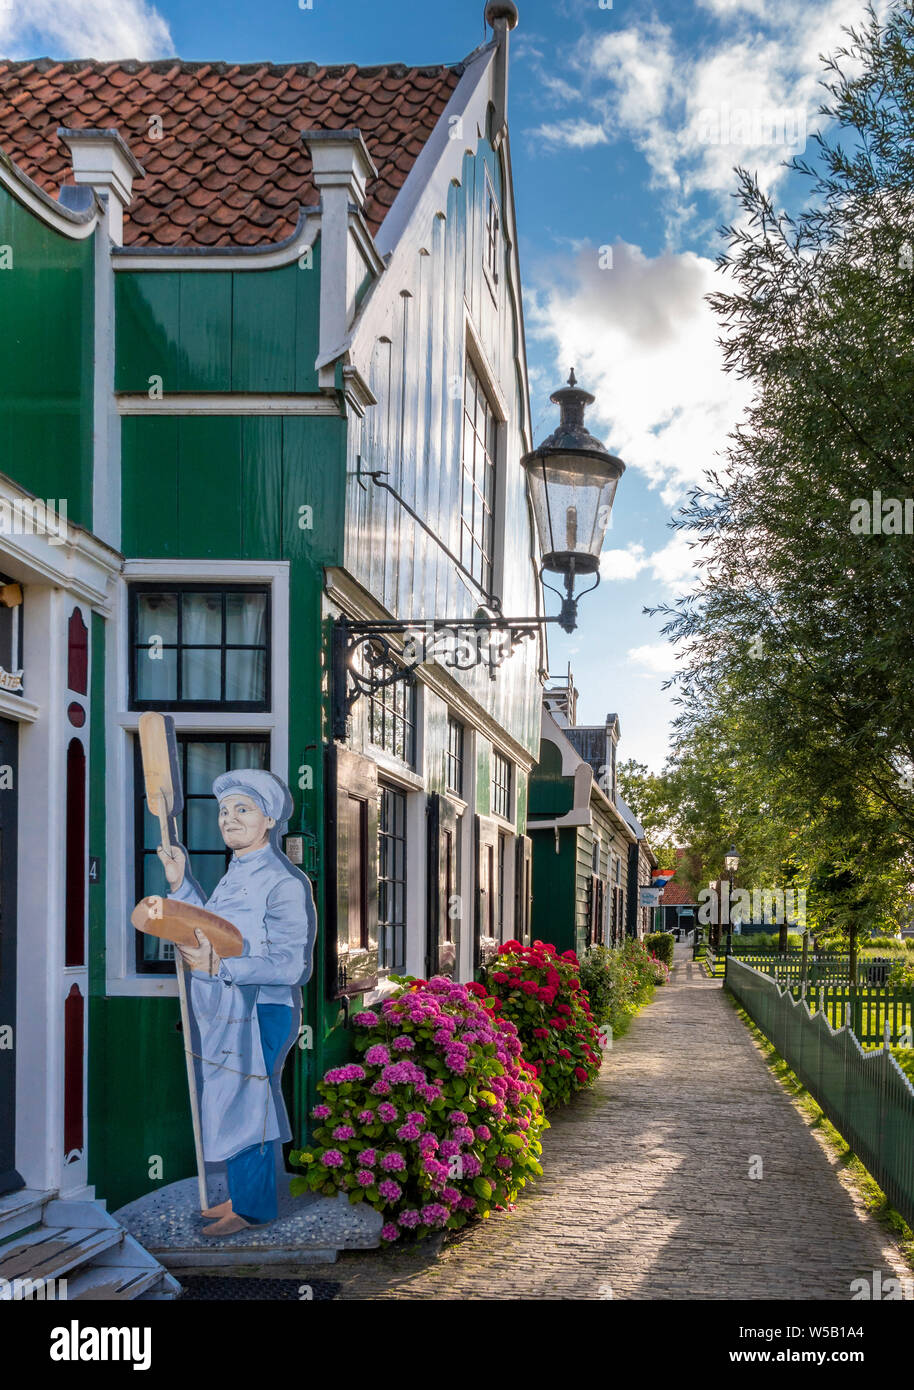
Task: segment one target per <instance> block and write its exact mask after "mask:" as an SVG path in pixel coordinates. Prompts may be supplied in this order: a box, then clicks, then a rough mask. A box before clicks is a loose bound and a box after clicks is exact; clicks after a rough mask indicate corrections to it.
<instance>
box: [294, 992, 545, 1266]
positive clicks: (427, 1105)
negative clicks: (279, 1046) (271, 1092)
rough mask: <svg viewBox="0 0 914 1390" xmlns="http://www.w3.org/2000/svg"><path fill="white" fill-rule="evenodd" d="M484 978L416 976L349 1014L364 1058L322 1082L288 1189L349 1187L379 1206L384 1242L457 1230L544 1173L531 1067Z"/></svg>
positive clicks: (353, 1197) (329, 1191) (354, 1195)
mask: <svg viewBox="0 0 914 1390" xmlns="http://www.w3.org/2000/svg"><path fill="white" fill-rule="evenodd" d="M497 1007H498V1006H497V1003H496V1001H494V1000H493V999H492V998H491V997H490V996H489V995H488V994H487V993H486V990H485V989H484V987H483V986H482V985H478V984H467V985H462V984H457V983H455V982H454V981H453V980H449V979H445V978H443V977H441V976H435V977H434V978H433V979H431V980H429V981H425V980H409V981H408V982H406V983H405V984H404V986H403V988H402V989H401V990H400V991H398V993H397V994H395V995H392V996H391V997H390V998H388V999H385V1000H384V1001H383V1003H382V1004H381V1005H380V1007H379V1008H378V1009H366V1010H363V1012H361V1013H357V1014H355V1015H354V1017H353V1024H354V1025H355V1031H356V1037H355V1045H356V1047H357V1049H358V1051H359V1053H360V1057H361V1060H360V1061H359V1062H350V1063H349V1064H347V1065H346V1066H342V1067H332V1068H331V1069H330V1070H329V1071H328V1072H326V1073H325V1075H324V1079H323V1081H321V1082H320V1083H319V1085H318V1091H319V1092H320V1094H321V1097H322V1099H321V1102H320V1103H319V1104H318V1105H316V1106H315V1107H314V1109H313V1111H312V1112H311V1113H312V1115H313V1117H314V1119H315V1120H317V1121H318V1122H319V1123H318V1125H317V1128H316V1129H315V1130H314V1139H313V1143H312V1145H311V1147H310V1148H308V1149H305V1150H302V1151H300V1152H295V1153H293V1154H292V1155H291V1158H292V1162H293V1163H294V1164H296V1165H297V1166H299V1167H302V1168H304V1169H305V1172H304V1174H303V1175H302V1176H300V1177H299V1176H296V1177H294V1178H293V1179H292V1191H293V1193H296V1194H298V1193H302V1192H321V1193H324V1194H326V1195H327V1196H333V1195H334V1194H335V1193H338V1192H345V1193H347V1194H348V1196H349V1200H350V1201H351V1202H362V1201H365V1202H369V1203H370V1204H371V1205H372V1206H373V1207H375V1208H377V1209H378V1210H379V1211H382V1212H383V1213H384V1217H385V1224H384V1228H383V1230H382V1233H381V1234H382V1237H383V1239H384V1240H387V1241H393V1240H396V1239H398V1237H399V1236H401V1235H402V1234H403V1233H404V1232H412V1233H414V1234H415V1235H417V1236H422V1235H425V1234H426V1233H427V1232H429V1231H431V1230H436V1229H440V1228H441V1227H446V1228H449V1229H451V1230H457V1229H459V1228H460V1227H461V1226H463V1225H465V1224H466V1222H467V1221H468V1220H471V1219H472V1218H474V1217H476V1216H487V1215H488V1214H489V1211H490V1209H491V1208H492V1207H493V1206H496V1205H500V1206H508V1205H510V1204H511V1203H512V1202H513V1201H514V1200H515V1199H516V1197H517V1195H518V1192H519V1190H520V1189H521V1188H522V1187H523V1186H524V1184H525V1183H526V1182H527V1181H528V1179H529V1178H531V1177H532V1176H533V1175H537V1174H541V1173H542V1171H543V1170H542V1167H541V1166H540V1162H539V1156H540V1154H541V1153H542V1145H541V1143H540V1139H539V1136H540V1133H541V1132H542V1130H543V1129H545V1128H547V1127H548V1124H547V1121H546V1117H545V1114H544V1113H543V1106H542V1102H541V1100H540V1085H539V1082H538V1081H537V1079H536V1068H535V1067H534V1066H532V1065H531V1064H530V1063H528V1062H525V1061H524V1059H523V1056H522V1054H521V1045H520V1041H519V1039H518V1036H517V1029H516V1028H515V1026H514V1024H513V1023H510V1022H508V1020H507V1019H501V1018H499V1017H497Z"/></svg>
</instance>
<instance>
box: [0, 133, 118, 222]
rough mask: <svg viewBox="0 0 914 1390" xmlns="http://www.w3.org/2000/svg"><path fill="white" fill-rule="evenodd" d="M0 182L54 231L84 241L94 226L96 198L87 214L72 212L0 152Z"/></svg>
mask: <svg viewBox="0 0 914 1390" xmlns="http://www.w3.org/2000/svg"><path fill="white" fill-rule="evenodd" d="M0 184H2V185H3V187H4V188H5V189H6V190H7V191H8V192H9V193H11V194H12V195H13V197H14V198H15V199H16V200H17V202H20V203H22V205H23V206H24V207H26V208H27V209H28V210H29V212H31V213H34V215H35V216H36V217H38V218H39V219H40V220H41V221H42V222H44V223H45V224H46V225H47V226H48V227H53V229H54V231H55V232H60V233H61V234H62V235H63V236H68V237H70V238H71V240H73V241H85V239H86V237H89V236H91V235H92V233H93V232H94V231H95V229H96V227H97V226H98V221H99V211H98V201H97V200H96V205H95V208H94V209H93V210H92V211H91V212H89V213H81V212H72V211H71V210H70V209H69V208H65V207H64V206H63V204H62V203H58V202H57V201H56V200H55V199H54V198H51V197H50V196H49V195H48V194H47V193H45V191H44V189H43V188H39V186H38V184H37V183H34V182H33V181H32V180H31V179H30V178H29V177H28V175H27V174H24V173H23V172H22V170H21V169H20V168H19V167H18V166H17V165H15V164H14V163H13V161H12V160H11V159H10V158H9V157H8V156H7V155H6V154H4V153H3V152H2V151H0Z"/></svg>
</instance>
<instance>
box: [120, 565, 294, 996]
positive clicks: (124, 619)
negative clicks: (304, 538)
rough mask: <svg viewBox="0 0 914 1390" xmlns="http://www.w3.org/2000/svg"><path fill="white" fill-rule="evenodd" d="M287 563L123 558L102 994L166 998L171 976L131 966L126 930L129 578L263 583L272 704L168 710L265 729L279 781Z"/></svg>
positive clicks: (200, 727) (130, 889) (181, 720)
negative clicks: (268, 607) (241, 708)
mask: <svg viewBox="0 0 914 1390" xmlns="http://www.w3.org/2000/svg"><path fill="white" fill-rule="evenodd" d="M289 569H290V565H289V561H288V560H277V561H266V560H125V562H124V568H123V572H122V575H121V578H120V580H119V582H118V589H117V595H116V598H115V602H114V606H113V614H112V619H111V622H110V623H109V624H108V630H107V633H106V639H107V641H108V642H109V643H110V644H111V645H110V648H109V651H111V652H113V653H114V656H113V659H112V658H110V657H109V660H108V661H107V663H106V665H107V668H108V669H107V675H106V682H107V685H106V692H105V693H106V702H107V708H108V710H109V711H110V713H109V714H108V716H107V738H106V750H107V772H106V793H107V805H108V811H109V815H108V828H107V843H106V849H107V878H106V904H105V905H106V913H105V917H106V923H107V926H106V950H105V973H106V982H105V988H106V993H107V994H108V995H109V996H125V995H126V996H130V997H145V998H173V997H175V996H176V995H177V992H178V985H177V980H176V978H175V977H174V976H173V975H160V974H148V975H147V974H141V973H140V972H139V971H138V970H137V968H136V963H135V956H134V946H133V927H132V926H131V925H130V913H131V911H132V910H133V906H134V903H133V894H134V861H135V854H136V846H135V845H134V843H133V807H134V800H133V798H134V781H133V739H134V738H135V737H136V733H137V728H138V725H139V718H140V714H141V713H142V711H141V710H131V709H129V708H128V698H129V670H130V666H129V663H130V652H129V650H128V632H129V626H128V614H129V602H130V595H129V585H130V584H131V583H132V582H134V581H137V582H139V581H144V580H161V582H162V584H163V586H166V585H168V584H169V583H174V584H182V583H186V582H188V581H190V582H193V581H195V580H198V581H201V582H206V583H208V584H255V583H261V584H263V583H268V584H269V585H270V598H271V621H270V633H271V652H270V690H271V704H272V709H270V710H268V711H258V712H256V713H248V712H245V711H240V712H239V711H226V712H225V713H223V712H222V711H220V710H205V711H198V710H174V711H170V713H171V715H172V718H173V719H174V722H175V729H176V731H180V732H184V731H191V730H193V731H199V732H201V733H220V732H222V731H225V732H226V733H238V734H241V735H243V734H245V733H251V734H261V735H262V734H267V735H268V736H269V739H270V769H271V771H273V772H275V773H276V774H277V776H279V777H281V778H282V779H283V781H286V780H287V778H288V775H289V767H288V761H287V759H288V745H289Z"/></svg>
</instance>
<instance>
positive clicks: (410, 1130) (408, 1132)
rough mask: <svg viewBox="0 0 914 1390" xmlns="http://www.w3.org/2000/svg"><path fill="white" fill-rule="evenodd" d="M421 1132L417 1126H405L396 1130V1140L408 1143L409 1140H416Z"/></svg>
mask: <svg viewBox="0 0 914 1390" xmlns="http://www.w3.org/2000/svg"><path fill="white" fill-rule="evenodd" d="M421 1132H422V1131H421V1130H420V1129H419V1126H418V1125H412V1124H405V1125H401V1126H400V1128H399V1129H398V1130H397V1138H398V1139H402V1140H403V1141H404V1143H409V1141H410V1140H413V1139H418V1138H419V1135H420V1134H421Z"/></svg>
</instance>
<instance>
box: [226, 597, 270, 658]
mask: <svg viewBox="0 0 914 1390" xmlns="http://www.w3.org/2000/svg"><path fill="white" fill-rule="evenodd" d="M225 640H226V642H228V644H229V645H230V646H231V645H232V644H233V643H236V642H237V643H240V644H241V645H242V646H245V647H247V646H265V645H266V640H267V600H266V595H265V594H241V593H228V594H226V596H225Z"/></svg>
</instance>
